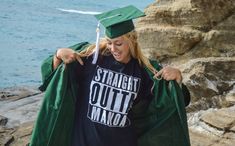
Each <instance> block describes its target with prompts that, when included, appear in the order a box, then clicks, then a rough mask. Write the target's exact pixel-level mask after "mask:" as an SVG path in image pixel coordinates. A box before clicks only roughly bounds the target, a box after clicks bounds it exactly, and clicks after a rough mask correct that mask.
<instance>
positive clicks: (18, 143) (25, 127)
mask: <svg viewBox="0 0 235 146" xmlns="http://www.w3.org/2000/svg"><path fill="white" fill-rule="evenodd" d="M33 124H34V122H27V123H24V124H22V125H20V127H19V128H18V129H17V130H16V131H15V132H14V133H13V134H12V135H13V137H14V141H13V142H12V143H11V145H10V146H28V144H29V141H30V137H31V134H32V129H33Z"/></svg>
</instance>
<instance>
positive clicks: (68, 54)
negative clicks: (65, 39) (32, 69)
mask: <svg viewBox="0 0 235 146" xmlns="http://www.w3.org/2000/svg"><path fill="white" fill-rule="evenodd" d="M75 60H77V61H78V62H79V63H80V64H81V65H83V61H82V59H81V57H80V55H79V54H78V53H77V52H76V51H74V50H73V49H70V48H60V49H58V50H57V51H56V53H55V55H54V57H53V70H55V69H56V68H57V67H58V66H59V65H60V63H61V62H63V63H65V64H69V63H71V62H73V61H75Z"/></svg>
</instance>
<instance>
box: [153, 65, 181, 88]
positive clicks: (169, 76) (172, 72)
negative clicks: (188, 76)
mask: <svg viewBox="0 0 235 146" xmlns="http://www.w3.org/2000/svg"><path fill="white" fill-rule="evenodd" d="M160 77H162V78H163V79H165V80H167V81H169V80H176V81H177V83H178V84H181V83H182V75H181V72H180V70H179V69H177V68H173V67H170V66H166V67H163V68H162V69H161V70H160V71H159V72H157V73H156V74H155V75H154V78H160Z"/></svg>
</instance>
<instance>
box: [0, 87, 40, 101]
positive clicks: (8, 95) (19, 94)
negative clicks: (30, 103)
mask: <svg viewBox="0 0 235 146" xmlns="http://www.w3.org/2000/svg"><path fill="white" fill-rule="evenodd" d="M39 93H41V92H40V91H39V90H38V89H37V88H33V87H27V86H24V87H9V88H3V89H0V101H3V100H18V99H21V98H25V97H29V96H32V95H37V94H39Z"/></svg>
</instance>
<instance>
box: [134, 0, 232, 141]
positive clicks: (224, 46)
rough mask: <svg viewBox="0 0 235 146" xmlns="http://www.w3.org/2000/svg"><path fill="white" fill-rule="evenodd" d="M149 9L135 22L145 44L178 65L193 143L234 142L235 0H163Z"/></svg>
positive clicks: (152, 52)
mask: <svg viewBox="0 0 235 146" xmlns="http://www.w3.org/2000/svg"><path fill="white" fill-rule="evenodd" d="M145 13H146V17H143V18H141V19H140V20H139V21H138V22H137V31H138V34H139V42H140V46H141V48H142V49H143V51H144V52H145V54H147V55H148V56H149V57H150V58H152V59H157V60H159V61H160V62H161V63H162V64H163V65H172V66H176V67H177V68H179V69H180V70H181V71H182V73H183V76H184V80H183V82H184V83H185V84H186V85H187V87H188V88H189V89H190V93H191V95H192V102H191V104H190V105H189V107H187V111H188V113H189V117H188V119H189V127H190V136H191V142H192V145H195V146H209V145H228V146H230V145H234V143H235V133H234V132H235V131H234V127H235V114H234V113H235V109H234V103H235V86H234V85H235V1H234V0H159V1H156V2H155V3H153V4H151V5H149V6H148V7H147V8H146V9H145ZM228 135H229V136H228Z"/></svg>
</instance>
